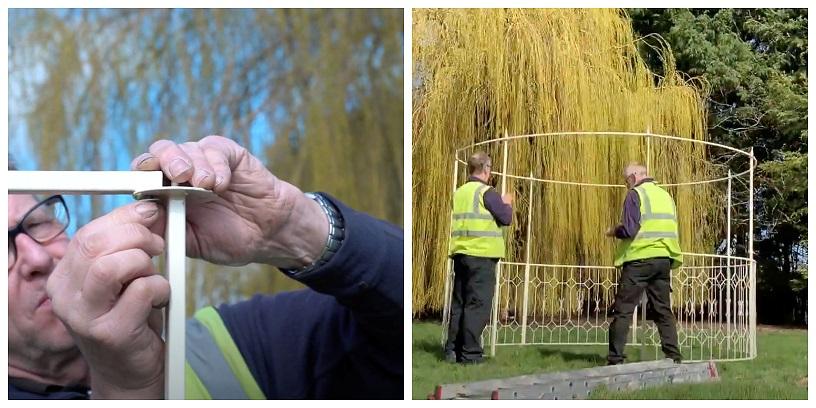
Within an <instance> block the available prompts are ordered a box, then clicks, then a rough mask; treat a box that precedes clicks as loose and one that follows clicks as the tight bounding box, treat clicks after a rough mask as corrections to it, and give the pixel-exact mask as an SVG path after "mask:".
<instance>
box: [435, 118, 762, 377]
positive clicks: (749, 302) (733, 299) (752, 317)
mask: <svg viewBox="0 0 816 408" xmlns="http://www.w3.org/2000/svg"><path fill="white" fill-rule="evenodd" d="M558 136H577V137H642V138H645V139H646V145H647V148H646V151H647V152H646V166H647V168H649V167H650V161H651V140H652V138H656V139H663V140H673V141H677V142H680V143H697V144H702V145H706V146H710V147H717V148H722V149H726V150H728V151H730V152H733V153H736V154H737V155H739V156H740V157H743V158H745V159H747V160H748V170H745V171H741V172H739V173H735V174H732V173H731V172H730V170H729V172H728V176H726V177H720V178H715V179H711V180H701V181H692V182H684V183H673V184H662V185H663V186H684V185H696V184H704V183H716V182H722V181H727V183H728V184H727V202H728V205H727V206H728V211H727V218H728V219H727V227H726V228H727V231H726V236H727V237H728V238H731V237H732V234H731V202H732V201H731V197H732V195H733V192H732V180H733V179H736V178H738V177H742V176H748V178H749V180H748V183H749V187H748V190H749V191H748V196H749V199H748V203H747V205H748V234H747V235H748V239H747V245H748V247H747V251H748V253H747V255H748V257H739V256H734V255H731V253H732V251H731V249H732V248H731V239H726V240H725V241H726V245H727V248H726V253H727V254H728V255H712V254H698V253H686V252H684V253H683V255H684V257H688V258H699V259H704V260H707V261H710V263H711V266H710V268H711V270H712V271H714V270H717V269H719V270H720V272H722V269H725V271H726V276H727V278H726V284H727V285H726V292H727V295H726V297H725V304H726V305H725V310H726V313H725V314H724V315H725V321H723V315H719V316H718V319H719V321H717V322H714V321H712V318H711V314H709V321H708V328H707V329H705V328H704V327H705V324H706V322H705V321H702V322H697V321H696V320H693V319H689V321H686V320H685V319H683V318H682V316H681V318H678V322H677V325H678V335H679V336H678V337H679V342H680V346H681V351H683V352H684V357H685V360H684V361H686V362H695V361H708V360H713V361H739V360H751V359H754V358H756V356H757V348H756V262H755V261H754V256H753V253H754V251H753V247H754V237H753V226H754V225H753V223H754V222H753V218H754V205H753V193H754V192H753V187H754V170H755V167H756V158H755V157H754V154H753V148H751V150H750V151H749V152H745V151H742V150H739V149H736V148H733V147H730V146H726V145H722V144H718V143H713V142H708V141H702V140H693V139H687V138H681V137H677V136H669V135H661V134H655V133H652V132H651V131H647V132H644V133H636V132H551V133H536V134H529V135H516V136H508V135H507V133H506V132H505V135H504V137H501V138H496V139H491V140H486V141H482V142H478V143H474V144H471V145H469V146H465V147H462V148H459V149H457V150H456V152H455V158H454V166H453V168H454V169H453V177H452V179H453V189H454V190H455V189H456V188H457V187H458V185H459V180H458V176H459V165H460V164H463V165H466V161H465V160H463V159H462V158H460V157H459V156H460V153H462V152H464V151H466V150H469V149H470V150H472V149H475V148H478V147H480V146H481V147H485V146H487V145H491V144H497V143H501V144H502V146H501V148H502V149H503V155H502V168H501V171H493V172H492V174H493V175H494V176H499V177H501V194H505V193H506V190H507V187H506V186H507V183H506V182H507V179H508V178H515V179H519V180H528V181H529V182H530V183H531V184H532V183H533V182H540V183H544V184H547V183H551V184H567V185H575V186H587V187H600V188H626V186H624V185H615V184H594V183H580V182H573V181H563V180H548V179H540V178H535V177H533V175H532V174H530V176H518V175H512V174H508V172H507V171H506V170H507V160H508V157H509V156H508V145H509V142H512V141H514V140H520V139H529V138H537V137H558ZM530 196H531V197H530V200H531V202H532V188H531V189H530ZM531 208H532V205H529V206H528V210H527V212H528V214H527V217H526V222H527V223H528V225H529V224H531V223H532V211H531ZM449 228H450V227H449ZM527 231H528V233H527V242H526V257H525V260H526V262H505V261H504V260H500V261H499V263H498V265H497V267H496V286H495V290H494V296H493V307H492V310H491V316H490V322H489V324H488V326H487V327H486V328H485V330H484V332H483V334H482V342H483V344H488V345H489V347H490V353H489V354H490V356H495V354H496V346H501V345H587V346H590V345H592V346H598V345H607V344H608V341H607V339H606V337H605V335H604V336H603V338H602V340H603V341H599V340H598V333H599V332H603V331H604V328H605V327H608V322H607V321H606V319H605V316H604V321H602V322H601V323H600V324H598V320H597V319H596V322H595V324H594V325H593V324H591V323H590V324H589V325H587V323H588V320H587V322H585V323H584V324H583V326H584V327H585V328H589V329H590V330H595V334H596V336H595V339H591V340H590V339H589V336H587V337H586V338H585V340H584V341H580V332H579V335H578V336H576V338H577V339H578V340H572V339H570V336H567V337H568V339H567V341H563V340H561V339H560V337H561V336H560V333H559V336H558V337H559V339H556V340H555V341H552V340H553V339H552V335H551V336H550V337H551V338H550V340H551V341H536V340H535V338H534V339H533V340H532V341H530V340H528V338H527V334H528V331H529V330H531V327H530V323H529V322H528V315H529V310H528V303H529V301H528V300H529V298H528V296H529V291H530V283H531V282H530V273H531V270H532V268H554V269H557V268H574V269H590V270H593V269H594V270H597V271H598V274H599V275H600V273H601V271H605V273H607V274H610V273H611V274H612V275H613V276H614V278H615V279H614V281H613V282H610V280H609V279H607V280H606V281H605V282H604V283H607V284H609V285H611V286H612V287H614V286H616V285H617V283H616V282H617V276H618V274H619V271H618V270H617V268H615V267H613V266H587V265H549V264H535V263H530V262H529V260H530V246H531V242H530V231H531V228H527ZM448 236H450V234H449V235H448ZM452 262H453V261H452V260H449V261H448V262H447V270H446V274H445V286H444V294H445V303H444V310H443V321H442V324H443V334H442V342H443V343H444V342H445V340H446V337H447V330H448V325H449V319H450V307H451V297H452V288H453V270H452ZM715 263H718V265H716V266H715ZM521 268H523V275H524V280H523V284H524V287H523V292H522V295H521V297H522V317H521V319H522V322H521V324H520V325H517V327H516V328H515V329H509V330H510V331H512V330H517V329H521V335H520V341H509V342H508V341H506V340H504V341H503V340H500V339H499V336H498V335H499V331H500V330H501V329H502V328H504V329H508V327H506V326H507V325H504V326H505V327H502V326H503V323H502V322H501V321H500V318H499V313H498V312H499V302H500V300H501V299H500V298H501V294H502V290H503V289H504V287H503V286H502V283H503V279H504V280H505V283H507V284H508V286H509V278H508V276H509V275H510V274H511V273H512V271H513V269H516V273H517V275H519V276H520V275H521V274H522V272H521V271H519V269H521ZM700 268H708V266H689V267H687V266H685V265H684V266H683V267H681V268H679V269H678V270H676V271H673V273H684V272H686V271H688V270H693V269H700ZM535 279H536V280H539V279H538V278H537V277H536V278H535ZM691 280H693V279H691ZM539 281H540V280H539ZM540 283H544V282H540ZM576 283H577V282H576ZM507 290H509V289H507ZM517 290H518V288H517ZM508 298H509V296H508ZM721 300H722V299H721ZM561 301H563V299H561ZM645 301H646V298H645V294H644V296H643V300H642V303H641V307H639V308H638V309H636V310H635V313H634V316H635V318H633V324H632V336H631V337H632V339H631V341H630V342H629V343H628V344H630V345H639V346H641V347H640V350H641V353H642V351H643V349H644V348H645V346H646V344H645V340H646V339H647V338H648V339H649V340H651V344H649V346H652V347H653V348H654V351H655V358H658V357H657V356H658V355H659V352H660V348H659V345H660V344H659V343H660V342H659V337H657V331H656V329H655V327H654V324H651V327H648V326H647V324H646V313H645V308H644V307H643V306H645ZM682 307H683V305H679V306H678V305H672V309H678V308H682ZM639 311H641V313H640V319H638V312H639ZM731 312H737V313H733V314H732V313H731ZM675 315H676V316H677V312H676V311H675ZM513 320H514V321H515V320H516V318H515V317H514V318H513ZM579 320H580V319H579ZM638 320H640V327H641V333H640V334H641V335H640V343H638ZM738 320H739V321H738ZM514 323H515V322H514ZM534 323H535V322H534ZM723 323H725V326H726V330H725V334H723V330H722V325H723ZM715 324H716V325H718V326H717V330H713V328H714V327H715V326H714V325H715ZM542 327H543V326H542ZM557 327H558V328H559V329H563V327H560V326H557ZM732 327H733V329H734V330H733V331H732V330H731V329H732ZM567 330H568V333H569V330H571V329H567ZM695 330H696V331H697V332H696V333H695V332H694V331H695ZM706 330H708V332H710V333H714V334H713V335H710V334H709V335H706V334H705V333H706ZM689 331H691V334H689V333H686V332H689ZM589 332H590V331H587V333H589ZM533 333H535V330H533ZM700 333H703V334H702V335H701V334H700ZM718 336H719V337H718ZM485 337H487V341H485ZM512 337H513V339H515V337H518V336H516V335H515V334H513V335H512ZM542 339H543V336H542ZM695 342H696V343H695ZM689 343H691V345H689ZM695 345H696V346H697V347H696V348H695ZM732 346H734V347H733V348H732ZM723 348H725V351H723ZM698 349H699V350H698ZM689 350H690V352H689ZM706 350H707V351H708V352H707V353H706ZM715 350H716V351H717V352H716V353H715ZM695 351H700V354H699V355H697V354H695ZM687 354H689V355H687ZM641 357H643V356H642V355H641Z"/></svg>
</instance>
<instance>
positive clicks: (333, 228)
mask: <svg viewBox="0 0 816 408" xmlns="http://www.w3.org/2000/svg"><path fill="white" fill-rule="evenodd" d="M306 197H309V198H311V199H312V200H315V201H316V202H317V204H318V205H320V209H322V210H323V213H324V214H326V217H328V219H329V236H328V237H327V238H326V246H325V247H324V248H323V252H322V253H321V254H320V256H319V257H318V258H317V259H316V260H315V261H314V262H312V263H311V264H310V265H306V266H304V267H302V268H298V269H281V271H283V272H284V273H286V274H287V275H290V276H295V275H299V274H302V273H307V272H311V271H313V270H315V269H317V268H319V267H321V266H323V265H325V264H327V263H328V262H329V261H330V260H331V259H332V257H333V256H334V254H336V253H337V251H338V250H339V249H340V244H342V242H343V238H344V237H345V235H346V234H345V232H346V231H345V223H344V222H343V215H342V214H340V212H339V211H338V210H337V208H336V207H335V206H334V204H332V203H331V201H329V200H328V199H326V197H323V195H322V194H320V193H306Z"/></svg>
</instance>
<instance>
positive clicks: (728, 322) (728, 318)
mask: <svg viewBox="0 0 816 408" xmlns="http://www.w3.org/2000/svg"><path fill="white" fill-rule="evenodd" d="M725 207H726V214H727V215H726V220H727V222H726V229H725V254H726V255H727V256H728V258H726V267H725V271H726V277H725V288H726V289H725V308H726V309H725V322H726V323H725V330H726V339H727V340H726V346H725V349H726V353H730V350H731V170H730V169H729V170H728V194H727V202H726V205H725Z"/></svg>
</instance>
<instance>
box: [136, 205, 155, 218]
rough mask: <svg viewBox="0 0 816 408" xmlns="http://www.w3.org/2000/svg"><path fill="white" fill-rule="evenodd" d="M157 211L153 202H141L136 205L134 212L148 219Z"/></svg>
mask: <svg viewBox="0 0 816 408" xmlns="http://www.w3.org/2000/svg"><path fill="white" fill-rule="evenodd" d="M158 211H159V207H158V206H157V205H156V203H155V202H153V201H141V202H139V204H136V212H137V213H139V215H141V216H142V217H144V218H150V217H152V216H154V215H156V213H157V212H158Z"/></svg>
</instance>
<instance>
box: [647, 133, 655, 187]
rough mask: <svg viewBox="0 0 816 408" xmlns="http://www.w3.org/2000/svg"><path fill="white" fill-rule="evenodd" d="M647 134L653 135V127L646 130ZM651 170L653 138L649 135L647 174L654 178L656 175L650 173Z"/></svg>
mask: <svg viewBox="0 0 816 408" xmlns="http://www.w3.org/2000/svg"><path fill="white" fill-rule="evenodd" d="M646 133H647V134H651V133H652V127H651V126H649V127H648V128H646ZM651 169H652V138H651V136H648V135H647V136H646V173H647V174H649V175H652V176H654V174H651V173H649V171H650V170H651Z"/></svg>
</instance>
